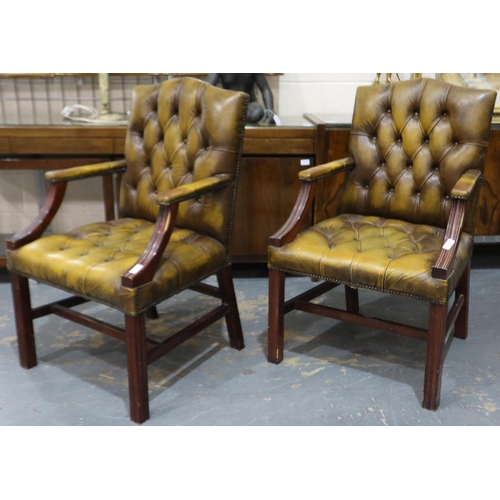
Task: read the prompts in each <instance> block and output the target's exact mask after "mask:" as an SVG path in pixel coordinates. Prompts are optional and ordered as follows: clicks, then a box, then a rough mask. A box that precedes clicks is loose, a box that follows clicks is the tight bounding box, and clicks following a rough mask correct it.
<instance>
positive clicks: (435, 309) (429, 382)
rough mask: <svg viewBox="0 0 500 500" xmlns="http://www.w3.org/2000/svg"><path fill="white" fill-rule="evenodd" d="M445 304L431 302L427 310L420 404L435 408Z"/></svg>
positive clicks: (444, 333)
mask: <svg viewBox="0 0 500 500" xmlns="http://www.w3.org/2000/svg"><path fill="white" fill-rule="evenodd" d="M447 317H448V305H447V304H431V305H430V311H429V334H428V335H429V337H428V339H427V355H426V361H425V379H424V400H423V403H422V406H423V407H424V408H426V409H428V410H437V408H438V406H439V398H440V394H441V378H442V370H443V361H444V341H445V336H446V320H447Z"/></svg>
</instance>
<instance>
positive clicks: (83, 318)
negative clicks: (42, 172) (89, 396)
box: [7, 160, 244, 423]
mask: <svg viewBox="0 0 500 500" xmlns="http://www.w3.org/2000/svg"><path fill="white" fill-rule="evenodd" d="M125 165H126V163H125V161H124V160H122V161H117V162H112V163H110V164H109V165H108V166H110V167H111V169H108V170H107V171H106V172H105V173H104V174H103V172H100V173H99V172H98V173H96V175H111V174H113V173H120V172H122V171H124V169H125ZM230 184H232V183H231V181H227V182H225V183H224V182H223V183H219V184H218V185H216V186H214V187H209V188H207V187H204V188H203V189H199V190H193V192H192V193H190V194H189V195H188V197H189V198H195V197H198V196H200V195H201V194H204V193H206V192H209V191H213V190H217V189H222V188H225V187H228V186H229V185H230ZM66 186H67V182H66V181H60V182H54V183H51V184H50V187H49V192H48V194H47V198H46V200H45V203H44V205H43V207H42V209H41V211H40V214H39V216H38V217H37V218H36V219H35V220H34V221H33V222H32V224H30V225H29V226H28V227H27V228H26V229H24V230H23V231H21V232H19V233H17V234H16V235H14V236H13V237H12V238H11V239H10V240H8V241H7V248H8V249H9V250H15V249H17V248H20V247H21V246H23V245H25V244H27V243H30V242H32V241H34V240H36V239H37V238H39V237H40V236H41V235H42V234H43V232H44V231H45V230H46V229H47V227H48V226H49V224H50V223H51V221H52V219H53V217H54V215H55V214H56V213H57V210H58V209H59V207H60V205H61V203H62V201H63V198H64V194H65V191H66ZM185 199H187V197H186V196H184V197H183V198H182V199H176V200H175V201H172V202H167V203H165V204H161V205H160V210H159V215H158V218H157V220H156V224H155V228H154V231H153V234H152V236H151V239H150V241H149V243H148V245H147V247H146V249H145V250H144V252H143V254H142V255H141V257H140V258H139V259H138V261H137V262H136V264H135V265H134V266H133V267H132V268H131V269H130V270H129V271H128V272H126V273H124V274H123V275H122V285H123V286H127V287H130V288H135V287H138V286H140V285H143V284H145V283H148V282H150V281H151V280H152V278H153V276H154V274H155V271H156V269H157V268H158V264H159V262H160V258H161V256H162V254H163V252H164V250H165V248H166V246H167V244H168V241H169V238H170V235H171V234H172V231H173V228H174V225H175V220H176V215H177V210H178V205H179V202H181V201H184V200H185ZM136 269H140V270H139V271H137V272H136ZM10 275H11V284H12V293H13V300H14V304H15V307H14V309H15V321H16V326H17V338H18V350H19V358H20V364H21V366H22V367H24V368H26V369H29V368H32V367H34V366H36V365H37V355H36V346H35V334H34V328H33V320H35V319H37V318H40V317H43V316H47V315H49V314H54V315H56V316H60V317H62V318H65V319H67V320H71V321H73V322H75V323H77V324H79V325H82V326H85V327H88V328H91V329H93V330H95V331H98V332H100V333H103V334H105V335H108V336H110V337H112V338H114V339H117V340H120V341H122V342H125V343H126V346H127V368H128V381H129V397H130V418H131V419H132V420H133V421H134V422H136V423H143V422H144V421H146V420H148V419H149V397H148V374H147V367H148V365H150V364H151V363H153V362H154V361H156V360H157V359H159V358H160V357H162V356H164V355H165V354H167V353H169V352H170V351H172V349H174V348H175V347H177V346H179V345H180V344H182V343H184V342H186V341H187V340H189V339H190V338H191V337H193V336H194V335H196V334H197V333H199V332H200V331H202V330H203V329H205V328H207V327H208V326H210V325H211V324H213V323H215V322H216V321H218V320H220V319H222V318H225V320H226V325H227V329H228V334H229V344H230V346H231V347H232V348H234V349H237V350H241V349H243V348H244V340H243V333H242V328H241V322H240V317H239V313H238V306H237V302H236V296H235V292H234V285H233V279H232V269H231V265H230V264H228V265H226V266H224V267H223V268H221V269H219V270H218V271H217V272H216V276H217V283H218V287H216V286H213V285H208V284H206V283H197V284H193V285H192V286H190V287H188V288H189V289H191V290H194V291H196V292H199V293H202V294H206V295H209V296H211V297H215V298H217V299H219V300H220V301H221V304H220V305H219V306H218V307H216V308H215V309H213V310H211V311H210V312H208V313H206V314H204V315H203V316H202V317H200V318H199V319H197V320H196V321H195V322H194V323H192V324H190V325H188V326H187V327H185V328H183V329H181V330H180V331H178V332H177V333H175V334H173V335H171V336H169V338H167V339H166V340H164V341H162V342H157V341H154V340H152V339H148V338H147V336H146V327H145V324H146V319H147V318H154V317H156V316H157V312H156V308H155V307H152V308H151V309H148V310H147V311H145V312H143V313H141V314H138V315H137V316H130V315H126V314H125V328H119V327H116V326H113V325H110V324H108V323H105V322H102V321H100V320H97V319H95V318H92V317H90V316H88V315H85V314H82V313H80V312H78V311H75V310H72V307H75V306H77V305H80V304H82V303H85V302H88V299H86V298H83V297H80V296H76V295H75V296H72V297H69V298H65V299H62V300H59V301H55V302H52V303H50V304H46V305H43V306H40V307H36V308H33V307H32V306H31V299H30V292H29V282H28V279H27V278H25V277H23V276H20V275H18V274H16V273H15V272H11V273H10Z"/></svg>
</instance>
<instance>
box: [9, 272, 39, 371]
mask: <svg viewBox="0 0 500 500" xmlns="http://www.w3.org/2000/svg"><path fill="white" fill-rule="evenodd" d="M10 281H11V286H12V299H13V302H14V315H15V320H16V330H17V346H18V350H19V362H20V364H21V366H22V367H23V368H26V369H29V368H33V367H34V366H36V365H37V359H36V347H35V332H34V330H33V319H32V317H31V298H30V289H29V282H28V279H27V278H24V277H22V276H19V275H18V274H16V273H10Z"/></svg>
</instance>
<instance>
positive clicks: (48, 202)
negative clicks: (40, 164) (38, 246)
mask: <svg viewBox="0 0 500 500" xmlns="http://www.w3.org/2000/svg"><path fill="white" fill-rule="evenodd" d="M66 186H67V184H66V182H58V183H56V184H51V185H50V187H49V192H48V193H47V198H46V199H45V202H44V204H43V207H42V208H41V210H40V212H39V214H38V216H37V218H36V219H35V220H34V221H33V222H32V223H31V224H29V226H27V227H26V228H25V229H23V230H21V231H20V232H19V233H17V234H15V235H14V236H12V237H11V238H9V239H8V240H7V249H8V250H16V249H17V248H20V247H22V246H23V245H26V244H27V243H31V242H32V241H35V240H36V239H38V238H40V236H41V235H42V234H43V232H44V231H45V230H46V229H47V227H48V226H49V224H50V223H51V222H52V219H53V218H54V215H56V213H57V210H58V209H59V207H60V206H61V203H62V201H63V198H64V193H65V192H66Z"/></svg>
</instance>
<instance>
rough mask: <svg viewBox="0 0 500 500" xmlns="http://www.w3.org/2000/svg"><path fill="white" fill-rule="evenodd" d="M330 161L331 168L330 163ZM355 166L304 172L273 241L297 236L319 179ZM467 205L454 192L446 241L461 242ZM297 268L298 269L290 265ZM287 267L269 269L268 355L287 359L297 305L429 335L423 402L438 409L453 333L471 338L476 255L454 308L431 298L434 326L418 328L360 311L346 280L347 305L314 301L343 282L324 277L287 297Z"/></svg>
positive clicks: (443, 272)
mask: <svg viewBox="0 0 500 500" xmlns="http://www.w3.org/2000/svg"><path fill="white" fill-rule="evenodd" d="M327 166H329V167H330V168H329V169H327V168H325V167H327ZM352 167H353V161H352V159H350V158H345V159H343V160H338V161H336V162H331V163H330V164H327V165H325V166H320V167H312V168H311V169H308V170H309V171H310V172H314V171H315V170H318V169H322V170H323V172H319V175H318V173H316V172H314V174H313V175H312V176H310V177H307V178H305V176H301V187H300V191H299V194H298V197H297V201H296V203H295V206H294V208H293V210H292V212H291V214H290V216H289V218H288V220H287V221H286V222H285V224H284V225H283V226H282V227H281V229H280V230H278V231H277V232H276V233H275V234H274V235H272V236H271V238H270V240H269V244H270V245H271V246H274V247H278V248H279V247H281V246H283V245H285V244H287V243H290V242H291V241H293V239H294V238H295V237H296V236H297V234H298V232H299V230H300V227H301V224H302V222H303V220H304V217H305V216H306V214H307V212H308V210H309V209H310V207H311V205H312V203H313V199H314V195H315V192H316V187H317V181H318V180H319V179H323V178H324V177H326V176H329V175H332V174H337V173H340V172H345V171H347V170H350V169H351V168H352ZM476 172H477V175H476V179H475V181H476V182H475V185H474V189H478V188H479V185H480V182H481V180H482V177H481V174H480V173H479V171H476ZM465 206H466V198H461V197H458V196H457V197H453V199H452V206H451V211H450V216H449V219H448V224H447V227H446V232H445V236H444V241H448V240H450V239H451V240H452V241H454V242H458V241H459V239H460V234H461V232H462V225H463V220H464V213H465ZM457 249H458V244H454V245H452V246H451V248H446V247H442V248H441V250H440V253H439V255H438V257H437V259H436V262H435V264H434V266H433V268H432V277H433V278H439V279H445V278H447V277H448V276H449V275H450V274H451V272H452V269H453V262H454V259H455V255H456V252H457ZM290 272H292V273H293V271H290ZM285 277H286V273H285V272H283V271H278V270H275V269H272V268H270V269H269V325H268V360H269V361H270V362H271V363H275V364H279V363H281V361H282V360H283V351H284V323H285V322H284V317H285V314H287V313H289V312H290V311H293V310H298V311H303V312H308V313H312V314H317V315H321V316H325V317H328V318H332V319H336V320H340V321H349V322H351V323H357V324H359V325H363V326H368V327H373V328H377V329H381V330H385V331H388V332H391V333H395V334H399V335H404V336H407V337H412V338H416V339H421V340H425V341H427V352H426V363H425V376H424V395H423V402H422V406H423V407H424V408H426V409H429V410H436V409H437V408H438V406H439V401H440V393H441V378H442V377H441V372H442V368H443V363H444V353H445V345H446V343H447V341H448V339H449V338H450V335H451V332H452V330H453V327H455V330H454V336H455V337H457V338H460V339H466V338H467V335H468V314H469V280H470V259H469V262H468V264H467V266H466V268H465V270H464V272H463V274H462V276H461V278H460V280H459V282H458V285H457V287H456V288H455V298H454V302H453V305H452V307H451V308H450V310H449V311H448V304H437V303H430V309H429V320H428V328H427V329H423V328H416V327H412V326H409V325H405V324H401V323H396V322H392V321H387V320H385V319H380V318H372V317H367V316H364V315H362V314H360V312H359V298H358V289H355V288H351V287H350V286H348V285H345V299H346V310H341V309H337V308H333V307H329V306H324V305H318V304H313V303H311V301H312V300H313V299H315V298H317V297H319V296H320V295H322V294H324V293H326V292H327V291H329V290H331V289H332V288H335V287H337V286H339V283H335V282H331V281H326V280H325V281H324V282H322V283H321V284H319V285H316V286H314V287H313V288H311V289H310V290H308V291H306V292H304V293H302V294H300V295H298V296H296V297H293V298H291V299H290V300H287V301H285V300H284V297H285Z"/></svg>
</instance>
